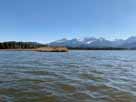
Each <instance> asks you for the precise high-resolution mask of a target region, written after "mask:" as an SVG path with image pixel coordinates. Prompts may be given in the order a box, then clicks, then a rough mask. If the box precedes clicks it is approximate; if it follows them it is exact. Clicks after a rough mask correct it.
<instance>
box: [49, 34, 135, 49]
mask: <svg viewBox="0 0 136 102" xmlns="http://www.w3.org/2000/svg"><path fill="white" fill-rule="evenodd" d="M49 45H50V46H64V47H72V48H74V47H75V48H76V47H78V48H107V47H113V48H136V37H130V38H128V39H126V40H122V39H116V40H113V41H110V40H107V39H105V38H94V37H88V38H84V39H76V38H75V39H70V40H68V39H61V40H57V41H54V42H51V43H49Z"/></svg>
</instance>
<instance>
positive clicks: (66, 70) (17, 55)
mask: <svg viewBox="0 0 136 102" xmlns="http://www.w3.org/2000/svg"><path fill="white" fill-rule="evenodd" d="M0 102H136V51H69V52H64V53H63V52H62V53H55V52H34V51H21V52H20V51H0Z"/></svg>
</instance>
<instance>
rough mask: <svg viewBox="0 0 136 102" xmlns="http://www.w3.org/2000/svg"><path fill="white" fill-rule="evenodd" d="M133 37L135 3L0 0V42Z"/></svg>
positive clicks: (120, 0)
mask: <svg viewBox="0 0 136 102" xmlns="http://www.w3.org/2000/svg"><path fill="white" fill-rule="evenodd" d="M88 36H89V37H91V36H93V37H105V38H107V39H117V38H122V39H125V38H127V37H129V36H136V0H0V41H9V40H17V41H20V40H21V41H38V42H43V43H44V42H45V43H46V42H49V41H53V40H57V39H61V38H69V39H70V38H75V37H76V38H83V37H88Z"/></svg>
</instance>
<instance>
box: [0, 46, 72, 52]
mask: <svg viewBox="0 0 136 102" xmlns="http://www.w3.org/2000/svg"><path fill="white" fill-rule="evenodd" d="M0 51H37V52H68V51H69V50H68V49H67V48H65V47H41V48H30V49H22V48H16V49H0Z"/></svg>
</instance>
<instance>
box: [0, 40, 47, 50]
mask: <svg viewBox="0 0 136 102" xmlns="http://www.w3.org/2000/svg"><path fill="white" fill-rule="evenodd" d="M45 46H47V45H44V44H40V43H36V42H16V41H9V42H0V49H30V48H39V47H45Z"/></svg>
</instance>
